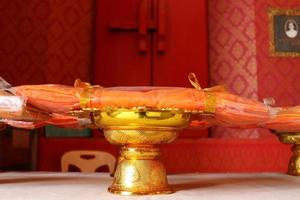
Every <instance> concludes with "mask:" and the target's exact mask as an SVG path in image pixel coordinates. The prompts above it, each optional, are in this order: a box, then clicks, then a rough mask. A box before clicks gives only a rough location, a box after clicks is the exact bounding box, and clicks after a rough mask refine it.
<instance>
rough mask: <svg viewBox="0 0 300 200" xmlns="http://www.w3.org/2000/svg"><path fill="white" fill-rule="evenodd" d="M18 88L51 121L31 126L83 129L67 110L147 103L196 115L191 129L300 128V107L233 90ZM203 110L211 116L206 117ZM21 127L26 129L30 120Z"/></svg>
mask: <svg viewBox="0 0 300 200" xmlns="http://www.w3.org/2000/svg"><path fill="white" fill-rule="evenodd" d="M14 89H15V91H16V94H17V95H19V96H22V97H24V98H25V99H27V104H29V105H30V106H34V107H35V108H37V109H38V110H40V111H42V112H48V113H50V114H51V115H50V118H49V119H46V120H40V121H39V120H37V121H38V122H34V123H35V124H34V123H33V124H31V125H30V128H32V127H35V126H36V127H39V126H43V125H45V124H52V125H58V126H61V127H72V128H79V127H81V125H80V123H79V121H78V119H76V117H71V116H68V113H69V112H70V111H73V110H77V109H81V108H93V109H100V110H101V109H106V108H141V107H143V108H150V109H178V110H184V111H186V112H191V113H197V114H196V115H194V116H193V117H192V120H191V126H193V127H200V128H206V127H209V126H214V125H217V126H225V127H235V128H255V127H266V128H269V129H275V130H287V131H289V130H290V131H300V128H299V127H300V122H299V121H300V116H299V113H300V108H293V109H288V110H286V109H285V112H283V111H281V110H283V109H282V108H273V107H271V106H268V105H265V104H263V103H261V102H259V101H255V100H250V99H246V98H242V97H239V96H237V95H233V94H230V93H229V92H227V91H226V90H224V89H222V88H221V89H220V87H215V88H210V89H205V90H202V89H199V88H198V89H194V88H179V87H112V88H103V87H100V86H91V85H90V84H88V83H83V82H80V81H76V82H75V86H74V87H68V86H62V85H24V86H19V87H15V88H14ZM201 113H202V114H210V115H212V116H213V117H210V118H209V119H207V118H205V117H204V118H203V116H204V115H201ZM197 116H198V117H197ZM41 121H42V122H41ZM296 122H297V123H296ZM20 124H22V123H20ZM22 125H23V124H22ZM23 127H25V128H26V124H25V125H24V126H23ZM28 127H29V125H28Z"/></svg>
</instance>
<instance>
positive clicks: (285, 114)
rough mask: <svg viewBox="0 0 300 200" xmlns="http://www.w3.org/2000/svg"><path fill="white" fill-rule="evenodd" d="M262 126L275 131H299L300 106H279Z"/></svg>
mask: <svg viewBox="0 0 300 200" xmlns="http://www.w3.org/2000/svg"><path fill="white" fill-rule="evenodd" d="M262 126H263V127H265V128H268V129H273V130H276V131H287V132H289V131H290V132H300V106H296V107H290V108H281V109H280V111H279V112H278V113H277V114H276V115H274V116H273V117H272V118H271V119H270V120H268V121H267V122H265V123H263V124H262Z"/></svg>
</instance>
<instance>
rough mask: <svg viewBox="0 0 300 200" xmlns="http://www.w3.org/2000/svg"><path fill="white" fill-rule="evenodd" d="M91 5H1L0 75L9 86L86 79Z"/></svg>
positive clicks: (69, 0)
mask: <svg viewBox="0 0 300 200" xmlns="http://www.w3.org/2000/svg"><path fill="white" fill-rule="evenodd" d="M94 4H95V0H44V1H40V0H26V1H23V0H14V1H11V0H0V13H1V17H0V75H1V76H3V77H4V78H5V79H7V80H8V81H9V82H11V83H12V84H13V85H19V84H37V83H62V84H73V82H74V79H75V78H81V79H83V80H88V79H89V68H90V66H91V60H92V59H91V55H92V53H91V52H92V49H93V45H92V37H93V35H92V31H93V30H92V29H93V26H92V23H93V20H94V14H95V10H94V8H95V6H94Z"/></svg>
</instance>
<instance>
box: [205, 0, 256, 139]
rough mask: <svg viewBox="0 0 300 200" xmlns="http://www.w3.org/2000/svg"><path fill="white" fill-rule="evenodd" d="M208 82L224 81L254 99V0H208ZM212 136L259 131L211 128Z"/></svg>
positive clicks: (253, 134)
mask: <svg viewBox="0 0 300 200" xmlns="http://www.w3.org/2000/svg"><path fill="white" fill-rule="evenodd" d="M208 2H209V10H208V14H209V56H210V59H209V61H210V84H211V85H218V84H225V85H226V86H227V87H228V89H229V90H230V91H231V92H233V93H235V94H237V95H241V96H244V97H248V98H252V99H257V98H258V86H257V67H256V66H257V64H256V42H255V23H254V18H255V10H254V0H239V1H236V0H210V1H208ZM212 136H213V137H228V138H257V137H259V136H260V135H259V132H258V131H257V130H255V129H253V130H235V129H229V128H219V127H217V128H213V130H212Z"/></svg>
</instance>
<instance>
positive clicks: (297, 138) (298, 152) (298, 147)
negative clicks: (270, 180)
mask: <svg viewBox="0 0 300 200" xmlns="http://www.w3.org/2000/svg"><path fill="white" fill-rule="evenodd" d="M279 140H280V141H281V142H283V143H287V144H293V147H292V152H293V155H292V157H291V158H290V162H289V167H288V172H287V174H289V175H292V176H300V133H283V134H279Z"/></svg>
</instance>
